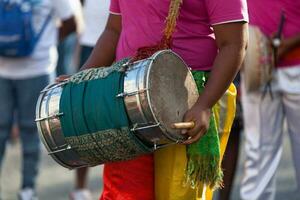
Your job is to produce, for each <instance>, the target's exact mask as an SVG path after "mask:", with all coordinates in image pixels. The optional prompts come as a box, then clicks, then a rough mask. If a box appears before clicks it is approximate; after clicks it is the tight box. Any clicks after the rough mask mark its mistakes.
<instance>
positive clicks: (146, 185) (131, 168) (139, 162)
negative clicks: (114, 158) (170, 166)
mask: <svg viewBox="0 0 300 200" xmlns="http://www.w3.org/2000/svg"><path fill="white" fill-rule="evenodd" d="M103 182H104V183H103V185H104V186H103V193H102V196H101V197H100V200H141V199H142V200H154V161H153V155H146V156H141V157H138V158H137V159H135V160H131V161H125V162H115V163H109V164H105V165H104V173H103Z"/></svg>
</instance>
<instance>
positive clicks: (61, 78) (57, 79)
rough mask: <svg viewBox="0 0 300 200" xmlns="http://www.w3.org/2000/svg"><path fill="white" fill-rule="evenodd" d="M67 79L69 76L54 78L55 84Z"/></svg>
mask: <svg viewBox="0 0 300 200" xmlns="http://www.w3.org/2000/svg"><path fill="white" fill-rule="evenodd" d="M69 77H70V76H69V75H61V76H59V77H56V79H55V82H57V83H59V82H63V81H64V80H66V79H67V78H69Z"/></svg>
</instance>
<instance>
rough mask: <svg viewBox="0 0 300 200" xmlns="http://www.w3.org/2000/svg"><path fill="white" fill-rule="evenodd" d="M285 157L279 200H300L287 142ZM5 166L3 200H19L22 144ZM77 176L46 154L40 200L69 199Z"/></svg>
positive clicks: (95, 173) (93, 177) (93, 181)
mask: <svg viewBox="0 0 300 200" xmlns="http://www.w3.org/2000/svg"><path fill="white" fill-rule="evenodd" d="M284 146H285V148H284V156H283V159H282V162H281V164H280V167H279V173H278V176H277V177H278V182H277V185H278V192H277V197H276V200H297V199H300V195H299V194H298V195H296V194H295V193H293V191H294V190H295V179H294V176H295V175H294V170H293V166H292V161H291V155H290V149H289V141H288V139H287V138H285V141H284ZM6 155H7V156H6V158H5V163H4V166H3V169H2V176H1V177H2V178H1V179H0V180H1V183H2V192H1V193H0V194H1V195H2V196H3V200H16V193H17V191H18V188H19V184H20V172H19V168H20V145H19V144H18V143H17V144H16V145H9V146H8V149H7V154H6ZM243 160H244V156H243V154H242V156H241V159H240V161H239V167H238V172H237V177H236V180H235V184H234V190H233V194H232V200H238V199H239V198H238V188H239V181H240V179H241V170H242V163H243ZM101 177H102V167H94V168H92V169H91V170H90V175H89V187H90V189H91V190H92V192H93V197H94V199H97V198H98V197H99V194H100V192H101V188H102V182H101ZM73 180H74V174H73V171H69V170H67V169H64V168H62V167H60V166H59V165H58V164H56V163H55V162H54V161H53V160H52V159H51V158H50V157H49V156H48V155H47V154H46V152H45V151H43V156H42V163H41V173H40V176H39V179H38V194H39V197H40V200H68V193H69V192H70V191H71V190H72V188H73Z"/></svg>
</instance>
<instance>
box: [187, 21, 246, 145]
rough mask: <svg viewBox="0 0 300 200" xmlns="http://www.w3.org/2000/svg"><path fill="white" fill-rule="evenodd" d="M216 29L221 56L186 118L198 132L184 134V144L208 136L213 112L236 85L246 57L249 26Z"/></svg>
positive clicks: (219, 27) (220, 26)
mask: <svg viewBox="0 0 300 200" xmlns="http://www.w3.org/2000/svg"><path fill="white" fill-rule="evenodd" d="M213 28H214V32H215V36H216V42H217V46H218V48H219V53H218V55H217V57H216V59H215V61H214V64H213V67H212V71H211V73H210V78H209V80H208V82H207V84H206V86H205V89H204V91H203V93H202V94H201V95H200V97H199V99H198V101H197V102H196V103H195V105H194V106H193V107H192V108H191V109H190V110H189V111H187V112H186V114H185V116H184V121H185V122H189V121H193V122H194V123H195V126H194V128H192V129H188V130H182V134H186V135H187V136H189V139H188V140H186V141H185V142H184V144H191V143H194V142H196V141H197V140H199V139H200V138H201V136H203V135H204V134H205V133H206V132H207V130H208V128H209V122H210V115H211V108H212V107H213V106H214V105H215V104H216V103H217V101H218V100H219V99H220V98H221V97H222V95H223V94H224V92H225V91H226V90H227V88H228V87H229V85H230V83H231V82H232V81H233V79H234V77H235V76H236V74H237V72H238V71H239V69H240V66H241V63H242V61H243V59H244V56H245V50H246V46H247V38H248V35H247V28H248V25H247V24H246V23H243V22H240V23H228V24H221V25H216V26H214V27H213Z"/></svg>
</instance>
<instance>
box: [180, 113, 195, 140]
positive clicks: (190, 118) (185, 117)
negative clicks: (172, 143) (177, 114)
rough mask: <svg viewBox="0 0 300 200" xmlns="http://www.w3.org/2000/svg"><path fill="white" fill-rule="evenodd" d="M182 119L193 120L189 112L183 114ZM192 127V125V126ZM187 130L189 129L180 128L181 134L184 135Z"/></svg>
mask: <svg viewBox="0 0 300 200" xmlns="http://www.w3.org/2000/svg"><path fill="white" fill-rule="evenodd" d="M183 121H184V122H193V121H194V120H193V117H192V116H189V114H187V113H186V114H185V115H184V116H183ZM193 128H194V127H193ZM188 131H189V129H182V130H181V134H183V135H186V134H187V133H188Z"/></svg>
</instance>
